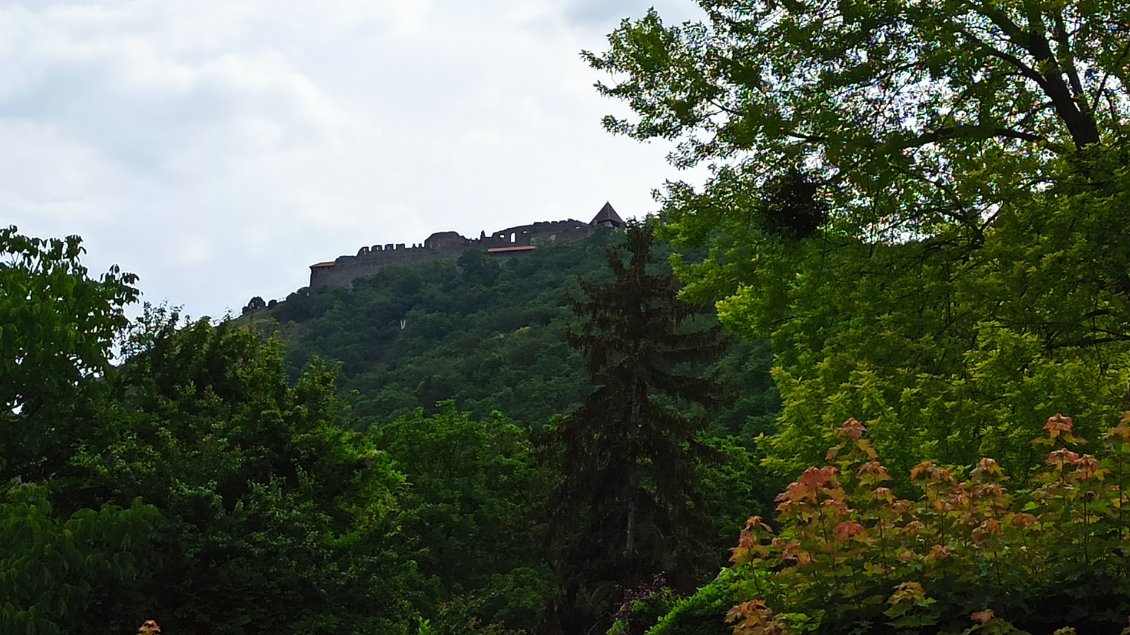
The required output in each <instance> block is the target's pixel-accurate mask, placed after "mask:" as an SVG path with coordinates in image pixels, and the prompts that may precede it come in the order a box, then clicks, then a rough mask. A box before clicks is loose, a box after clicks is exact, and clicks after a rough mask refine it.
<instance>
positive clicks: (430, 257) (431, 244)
mask: <svg viewBox="0 0 1130 635" xmlns="http://www.w3.org/2000/svg"><path fill="white" fill-rule="evenodd" d="M594 230H595V226H594V225H593V224H590V223H585V222H583V221H579V220H572V219H569V220H561V221H539V222H536V223H533V224H531V225H518V226H515V227H508V228H506V229H503V230H499V231H496V232H493V233H490V234H487V233H486V232H483V233H481V234H480V236H479V238H476V239H470V238H465V237H463V236H461V235H460V234H459V233H457V232H453V231H447V232H437V233H434V234H432V235H431V236H429V237H428V239H427V240H425V241H424V243H423V244H421V245H412V246H411V247H408V246H405V245H404V244H403V243H401V244H396V245H391V244H390V245H372V246H370V247H362V248H361V249H359V250H358V251H357V255H355V256H339V257H338V258H336V259H335V260H334V261H333V262H322V263H318V264H316V265H311V266H310V288H311V289H317V288H321V287H326V286H348V285H349V284H350V283H351V282H352V281H353V280H355V279H357V278H362V277H365V276H371V275H374V274H376V273H377V272H379V271H380V270H381V269H384V268H386V267H389V266H391V265H404V264H409V265H411V264H419V263H425V262H435V261H439V260H456V259H458V258H459V256H461V255H462V254H463V252H465V251H466V250H468V249H483V250H487V251H488V252H489V250H491V249H499V248H506V247H530V246H535V245H536V243H537V242H539V241H543V240H568V241H574V240H581V239H583V238H585V237H586V236H588V235H589V234H591V233H592V232H593V231H594Z"/></svg>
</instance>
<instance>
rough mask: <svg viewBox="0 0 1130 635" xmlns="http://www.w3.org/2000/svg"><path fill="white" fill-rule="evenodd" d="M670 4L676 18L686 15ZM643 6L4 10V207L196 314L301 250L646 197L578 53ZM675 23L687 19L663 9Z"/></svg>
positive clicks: (585, 1)
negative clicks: (79, 239) (604, 124)
mask: <svg viewBox="0 0 1130 635" xmlns="http://www.w3.org/2000/svg"><path fill="white" fill-rule="evenodd" d="M670 4H672V5H673V6H674V7H676V8H673V9H672V11H676V12H678V11H681V12H683V13H684V14H685V15H688V16H689V15H690V13H688V9H687V7H686V6H683V5H676V3H670ZM646 6H647V3H642V2H635V1H634V0H633V1H631V2H622V3H616V2H602V3H596V2H592V1H591V0H574V1H573V2H565V3H561V2H551V1H550V0H529V1H526V2H523V1H521V0H484V1H483V2H478V3H463V2H457V1H455V0H448V1H446V2H425V1H421V0H413V1H412V2H404V1H402V0H380V1H373V0H326V1H323V2H320V3H313V2H297V3H282V4H280V3H277V2H268V1H266V0H241V1H240V2H230V1H221V0H193V1H191V2H189V1H187V0H107V1H103V2H91V3H83V4H70V3H62V2H24V3H22V4H9V5H5V6H3V7H0V69H3V72H0V135H3V138H4V139H5V146H4V148H3V150H0V209H2V210H3V212H2V213H3V214H4V218H5V219H10V220H11V221H12V222H15V223H16V224H18V225H20V226H21V228H22V229H23V230H25V231H28V232H30V233H38V234H66V233H79V234H81V235H83V236H84V238H85V239H86V241H87V244H88V250H89V254H90V257H89V261H90V262H91V264H92V266H101V267H102V268H104V267H105V266H108V264H110V263H112V262H116V263H120V264H121V265H122V266H123V268H125V269H126V270H131V271H135V272H137V273H138V274H140V275H141V282H140V286H141V288H142V289H143V290H144V291H145V292H146V297H147V299H150V300H153V301H160V300H162V299H168V300H169V301H171V302H173V303H178V304H185V305H186V306H187V309H188V310H189V311H190V312H192V313H194V314H201V313H209V314H219V313H221V312H222V311H223V310H224V308H231V309H233V310H238V309H239V307H240V306H242V304H243V303H244V302H246V300H247V298H248V297H250V296H251V295H263V296H265V297H281V296H284V295H285V294H286V293H287V292H289V291H292V290H294V289H296V288H297V287H299V286H302V285H303V284H305V281H306V278H307V274H308V271H307V269H306V266H307V265H308V264H310V263H311V262H315V261H318V260H325V259H330V258H333V257H335V256H337V255H339V254H341V253H351V252H353V251H355V250H356V248H357V246H359V245H361V244H373V243H387V242H407V243H411V242H420V241H422V240H423V239H424V238H425V237H426V236H427V235H428V234H430V233H431V232H434V231H440V230H447V229H454V230H456V231H460V232H462V233H464V234H465V235H472V234H475V235H477V234H478V231H479V230H480V229H486V230H488V231H489V230H491V229H496V228H500V227H505V226H508V225H514V224H517V223H521V222H526V221H530V220H544V219H550V218H559V217H575V218H581V219H587V217H588V216H590V215H591V214H592V213H595V211H596V210H597V209H598V208H599V207H600V206H601V205H602V204H603V203H604V201H605V200H606V199H608V200H611V201H612V202H613V205H615V206H617V208H618V209H620V210H621V211H622V212H624V213H625V214H628V215H635V214H640V213H643V212H646V211H648V210H649V209H651V208H652V207H653V205H652V204H651V202H650V193H649V192H650V190H651V188H654V187H657V186H659V185H660V184H661V182H662V180H663V178H664V177H667V176H672V175H673V174H674V173H673V172H672V170H671V169H669V168H667V167H665V165H664V163H663V154H664V152H665V149H664V148H661V147H645V146H639V145H637V144H635V143H634V142H632V141H630V140H627V139H619V138H613V137H610V136H608V135H607V134H606V133H604V132H603V131H602V130H600V127H599V119H600V116H601V115H602V114H603V113H604V112H606V111H608V110H611V109H614V108H617V105H616V104H612V103H610V102H606V101H603V100H602V99H600V98H599V97H598V96H597V95H596V94H595V91H593V90H592V88H591V84H592V82H593V81H594V80H595V79H596V77H595V76H594V75H593V73H592V72H591V71H590V70H589V69H587V68H586V67H585V66H584V64H583V62H582V61H581V60H580V57H579V51H580V50H581V49H582V48H599V47H600V46H601V45H602V43H603V36H604V33H605V32H606V31H608V30H609V29H611V28H613V27H614V26H615V25H616V23H617V22H618V19H619V17H621V16H623V15H629V14H635V15H641V14H642V13H643V11H644V10H646ZM677 19H682V17H681V16H677Z"/></svg>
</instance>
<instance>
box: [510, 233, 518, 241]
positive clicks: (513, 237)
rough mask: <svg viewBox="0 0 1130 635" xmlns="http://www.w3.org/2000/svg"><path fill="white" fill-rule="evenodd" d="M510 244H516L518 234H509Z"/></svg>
mask: <svg viewBox="0 0 1130 635" xmlns="http://www.w3.org/2000/svg"><path fill="white" fill-rule="evenodd" d="M510 242H512V243H516V242H518V232H510Z"/></svg>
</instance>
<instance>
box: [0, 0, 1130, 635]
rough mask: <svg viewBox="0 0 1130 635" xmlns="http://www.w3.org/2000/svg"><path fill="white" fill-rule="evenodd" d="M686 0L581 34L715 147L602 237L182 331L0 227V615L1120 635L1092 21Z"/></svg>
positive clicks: (1118, 154)
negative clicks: (700, 177) (692, 179)
mask: <svg viewBox="0 0 1130 635" xmlns="http://www.w3.org/2000/svg"><path fill="white" fill-rule="evenodd" d="M699 4H700V6H701V8H702V9H703V12H704V15H705V17H704V18H703V20H702V21H701V22H691V23H686V24H681V25H669V24H666V23H665V22H664V21H663V19H662V17H661V16H660V15H659V14H658V13H657V12H655V11H650V12H648V13H647V14H646V15H645V16H643V17H642V18H639V19H635V20H625V21H624V22H622V23H621V25H620V27H619V28H618V29H616V30H615V31H614V32H613V33H612V34H611V35H610V36H609V42H608V48H607V50H605V51H602V52H594V53H586V54H585V58H586V60H587V61H588V63H589V64H590V65H591V66H593V67H594V68H595V69H597V70H598V71H601V72H603V73H605V74H606V78H607V79H606V83H602V84H600V85H599V86H598V90H600V91H601V92H602V93H604V94H606V95H608V96H610V97H612V98H615V99H618V100H622V101H623V102H625V104H626V105H627V106H628V108H629V111H630V112H631V114H630V115H629V116H626V117H624V118H615V117H609V118H608V119H606V121H605V124H606V126H607V127H608V128H609V130H610V131H611V132H613V133H617V134H623V135H627V136H629V137H631V138H635V139H638V140H640V141H648V140H652V139H666V140H674V141H675V142H676V143H677V149H676V151H675V152H674V153H672V155H671V157H670V159H671V161H672V163H673V164H674V165H675V166H677V167H690V166H698V165H700V166H702V167H703V168H704V169H705V170H706V171H707V172H708V173H709V175H710V176H709V178H708V179H707V181H706V182H705V183H704V184H702V185H694V184H690V183H685V182H681V181H672V182H669V183H668V184H667V186H666V188H665V190H664V191H663V192H662V193H661V205H662V210H661V212H660V213H659V214H658V215H657V216H656V217H653V218H649V219H647V220H646V221H640V222H636V223H632V224H630V225H629V227H628V228H626V230H623V231H619V232H610V233H599V234H598V235H596V236H595V237H594V238H593V239H591V240H590V241H587V242H581V243H576V244H546V245H542V246H540V247H539V249H537V250H536V251H535V252H534V253H533V254H531V255H529V256H527V257H523V258H517V259H513V260H508V261H505V262H500V261H497V260H493V259H491V258H490V257H488V256H486V255H485V254H481V253H474V252H468V253H467V254H465V255H464V256H463V257H462V258H461V259H460V260H459V261H458V262H452V263H435V264H430V265H427V266H422V267H417V268H410V269H397V268H390V269H388V270H385V271H382V272H381V273H380V274H378V275H376V276H374V277H372V278H368V279H363V280H358V281H356V282H355V283H353V284H352V286H351V287H349V288H329V289H323V290H319V291H316V292H312V291H309V290H299V291H297V292H295V293H294V294H292V295H291V296H290V297H289V298H287V299H286V301H285V302H282V303H280V304H278V305H277V306H274V307H271V308H269V309H266V310H263V311H259V312H254V313H252V314H250V315H248V316H246V317H242V318H239V319H234V320H224V321H219V322H213V321H210V320H207V319H205V320H196V321H189V320H185V319H183V318H182V317H181V316H180V315H179V314H178V312H177V311H176V310H173V309H169V308H165V307H146V308H145V310H144V311H143V312H142V315H141V316H140V317H139V318H137V319H127V317H126V316H127V309H128V308H129V307H130V306H131V305H132V304H133V303H135V302H136V301H137V297H138V291H137V289H136V287H135V285H136V284H137V280H136V278H135V277H134V276H132V275H130V274H126V273H123V272H121V271H119V270H117V269H111V270H110V271H108V272H106V273H103V274H100V275H92V274H91V273H90V272H88V271H87V270H86V269H85V268H84V267H83V265H82V263H81V255H82V246H81V240H80V239H79V238H77V237H68V238H65V239H37V238H30V237H27V236H23V235H21V234H20V233H19V232H18V231H17V230H16V229H15V228H8V229H4V230H0V631H2V632H5V633H8V632H12V633H15V632H20V633H35V634H40V633H45V634H48V633H72V632H74V633H77V632H82V633H95V634H98V633H107V634H109V633H115V632H123V630H124V629H125V628H132V627H133V625H135V624H139V623H141V622H142V620H143V619H147V618H156V619H158V620H159V621H160V623H161V625H162V626H163V627H164V629H165V630H166V632H169V633H174V634H175V633H196V632H201V633H221V634H226V633H231V634H235V633H275V632H282V633H310V634H313V633H330V632H332V633H340V632H352V633H391V634H396V633H404V634H421V635H425V634H427V635H430V634H436V633H441V634H448V633H450V634H455V633H475V632H481V633H494V634H498V635H502V634H509V633H539V634H542V635H557V634H561V635H581V634H588V633H607V634H609V635H629V634H630V635H638V634H643V633H649V634H651V635H711V634H715V633H717V634H719V635H723V634H729V633H734V634H735V635H755V634H756V635H762V634H764V635H768V634H785V633H803V632H816V633H827V634H840V633H844V634H847V633H859V632H873V631H877V632H899V633H903V632H905V633H975V632H984V633H1014V632H1028V633H1051V632H1060V633H1063V632H1075V631H1074V630H1072V629H1073V628H1074V629H1078V630H1079V632H1088V633H1115V632H1119V631H1120V630H1121V629H1123V627H1125V626H1126V624H1127V619H1128V616H1130V519H1128V518H1126V517H1125V509H1126V507H1127V503H1126V501H1127V497H1128V496H1130V494H1128V493H1127V487H1128V485H1130V392H1128V386H1130V240H1127V239H1126V236H1125V226H1126V220H1127V218H1130V213H1128V210H1130V147H1128V145H1127V144H1128V143H1130V140H1128V139H1127V135H1126V130H1127V126H1128V125H1130V75H1128V74H1127V69H1128V68H1130V28H1128V27H1127V25H1126V7H1125V6H1123V5H1122V4H1120V3H1119V2H1116V1H1101V0H1100V1H1088V2H1081V1H1077V2H1062V1H1060V2H1042V1H1039V0H1016V1H1006V2H998V3H993V4H984V3H980V4H979V3H961V2H951V3H942V4H937V3H926V4H921V3H908V2H903V1H897V0H896V1H892V2H886V3H874V2H866V3H864V2H850V1H846V2H837V3H815V2H787V3H777V2H761V1H757V2H746V3H739V2H732V1H728V0H721V1H711V2H705V1H703V2H700V3H699ZM1063 629H1066V630H1063Z"/></svg>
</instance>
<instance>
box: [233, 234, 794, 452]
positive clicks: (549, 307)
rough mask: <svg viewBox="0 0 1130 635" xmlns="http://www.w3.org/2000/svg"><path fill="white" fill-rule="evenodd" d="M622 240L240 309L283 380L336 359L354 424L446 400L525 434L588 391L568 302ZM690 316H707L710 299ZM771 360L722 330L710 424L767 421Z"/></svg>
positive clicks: (758, 426) (478, 256)
mask: <svg viewBox="0 0 1130 635" xmlns="http://www.w3.org/2000/svg"><path fill="white" fill-rule="evenodd" d="M623 238H624V236H623V233H622V232H616V231H614V230H606V231H601V232H597V233H596V234H594V235H593V236H591V237H590V238H588V239H586V240H584V241H580V242H546V243H544V244H542V245H541V246H540V247H539V249H538V250H536V251H535V252H533V253H531V254H528V255H523V256H520V257H509V258H499V257H497V256H490V255H487V254H486V253H485V252H480V251H469V252H467V253H466V254H464V255H463V256H462V257H461V258H460V259H459V260H458V262H454V261H453V262H447V263H443V262H440V263H427V264H424V265H419V266H405V267H392V268H389V269H386V270H384V271H382V272H381V273H379V274H378V275H376V276H373V277H370V278H364V279H360V280H357V281H354V283H353V286H352V288H345V287H328V288H323V289H319V290H316V291H310V290H309V289H302V290H299V291H297V292H295V293H292V294H290V295H289V296H288V297H287V298H286V300H284V301H283V302H280V303H279V304H278V305H276V306H274V307H272V308H270V309H264V310H262V311H259V312H255V313H253V314H251V315H250V316H249V317H248V318H245V319H248V320H249V321H250V322H252V323H253V324H255V325H256V327H258V328H259V329H261V330H262V331H264V332H267V333H277V334H278V335H279V336H280V337H281V338H282V340H283V341H284V342H286V358H287V363H288V366H289V369H290V373H291V375H292V377H293V376H297V374H298V372H299V371H300V369H301V368H302V367H303V366H305V364H306V363H307V362H308V361H309V360H310V359H311V357H313V356H318V357H320V358H322V359H323V360H326V361H327V362H328V363H330V364H340V374H339V377H338V390H339V393H340V395H341V398H342V400H343V401H344V402H345V403H347V404H349V405H350V406H352V408H353V411H354V414H356V415H357V416H358V417H359V418H360V419H362V420H364V421H365V422H367V423H364V425H372V424H373V423H378V422H382V421H389V420H392V419H395V418H397V417H399V416H405V415H410V414H412V413H413V412H414V411H415V410H416V409H417V408H423V409H424V411H425V413H429V414H430V413H433V412H436V410H437V408H438V407H439V406H438V404H440V403H441V402H445V401H452V402H454V403H455V404H456V406H457V407H458V408H459V409H461V410H466V411H468V412H470V413H472V414H473V415H474V416H476V417H488V416H490V414H491V413H492V412H494V411H498V412H502V413H504V414H505V415H506V416H507V417H508V418H510V419H511V420H512V421H514V422H515V423H518V424H520V425H522V426H523V427H525V428H527V429H531V430H536V429H539V428H541V427H542V426H543V425H545V424H546V423H547V422H549V421H550V420H552V419H553V418H554V417H558V416H562V415H566V414H568V413H570V412H572V411H573V410H575V409H576V408H577V407H578V406H579V405H580V404H581V401H582V400H583V399H584V397H585V395H586V393H587V391H588V390H589V386H588V384H587V381H586V379H585V376H584V369H583V364H582V358H581V355H580V354H579V352H578V351H577V350H575V349H572V348H570V346H569V344H568V342H567V341H566V330H567V327H568V326H569V324H571V323H572V322H574V321H575V318H574V316H573V313H572V312H571V311H570V309H569V303H568V301H569V299H570V297H574V296H576V294H577V293H578V292H579V286H578V279H579V278H587V279H591V280H605V279H607V278H609V276H611V272H610V271H608V269H607V267H606V262H605V255H604V252H605V249H606V248H607V247H608V246H609V245H613V244H618V243H620V242H621V241H623ZM669 253H670V252H669V250H668V249H667V248H666V246H665V245H662V244H660V245H659V246H658V247H657V253H656V254H655V257H654V258H653V262H652V265H651V266H652V267H654V268H656V269H658V270H666V271H670V268H669V266H668V264H667V263H668V260H669ZM701 314H702V320H704V321H706V322H710V321H712V317H711V316H712V311H711V310H709V308H708V307H703V308H702V310H701ZM770 364H771V357H770V354H769V351H768V346H767V344H766V343H764V342H759V341H742V340H738V339H737V338H730V339H729V340H728V342H727V346H726V347H724V349H723V350H722V351H721V352H720V354H719V355H718V356H717V359H714V360H712V365H713V366H714V372H716V373H717V374H718V377H719V380H720V385H722V386H725V387H727V388H728V389H729V394H728V396H729V399H728V400H726V403H724V404H722V405H721V406H720V407H719V408H717V409H715V411H714V412H713V413H712V414H711V417H710V425H709V429H710V431H711V432H712V433H713V434H716V435H720V436H726V435H737V436H741V437H743V438H745V439H747V440H749V439H752V438H753V437H755V436H756V435H758V434H760V433H761V432H766V431H768V427H767V426H768V425H770V424H771V421H772V417H773V415H775V414H776V410H777V400H776V391H775V388H774V387H773V384H772V380H771V379H770V378H769V366H770ZM739 386H740V387H741V388H740V389H738V387H739Z"/></svg>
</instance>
